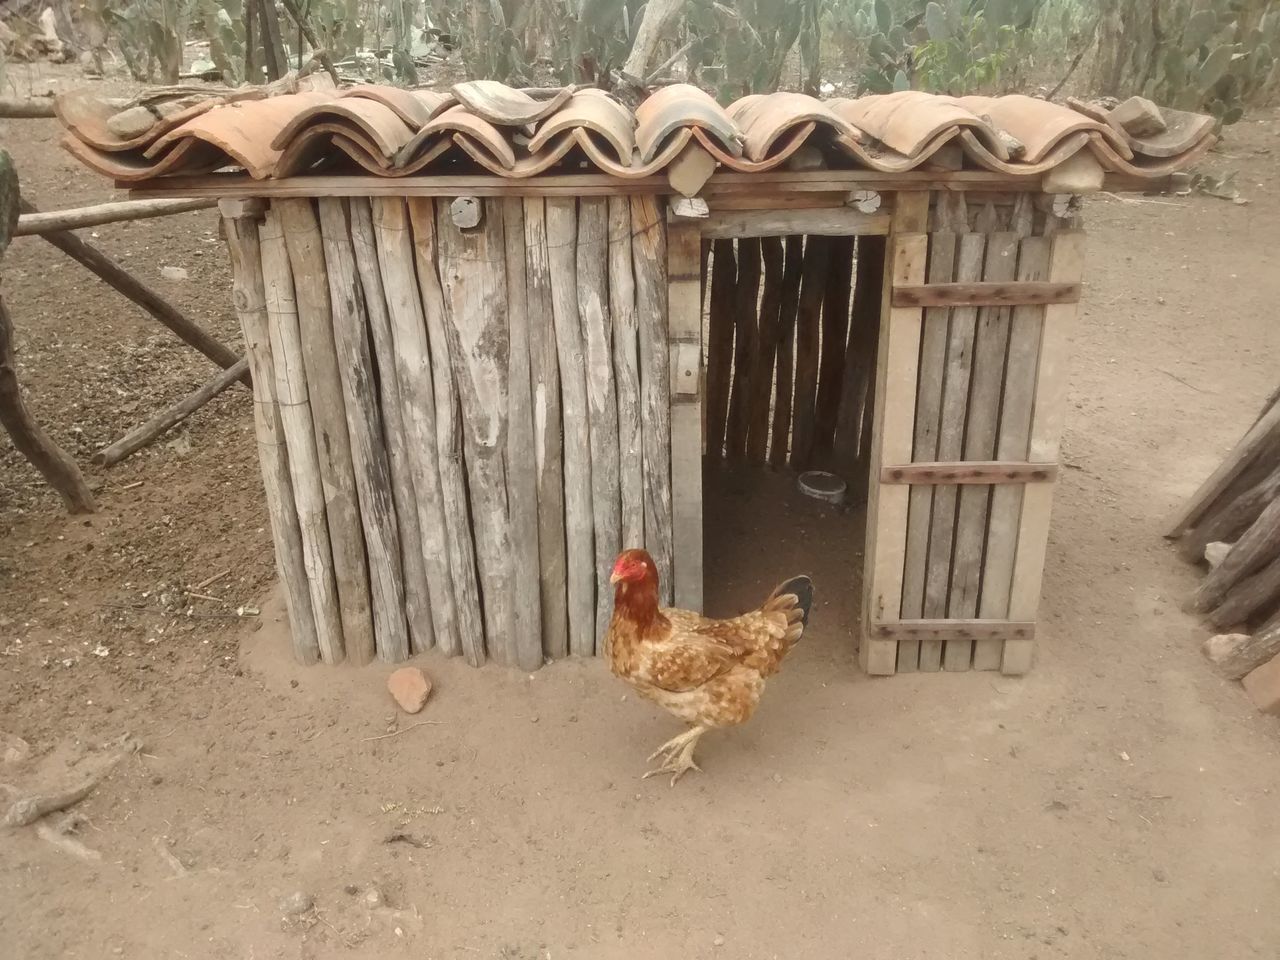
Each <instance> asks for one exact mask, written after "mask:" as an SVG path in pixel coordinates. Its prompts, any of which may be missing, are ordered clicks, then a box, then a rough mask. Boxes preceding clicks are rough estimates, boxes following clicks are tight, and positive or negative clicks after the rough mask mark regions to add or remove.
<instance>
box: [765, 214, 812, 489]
mask: <svg viewBox="0 0 1280 960" xmlns="http://www.w3.org/2000/svg"><path fill="white" fill-rule="evenodd" d="M804 242H805V241H804V237H802V236H798V235H791V236H788V237H787V239H786V242H785V243H784V247H785V266H784V267H783V271H782V305H781V306H780V307H778V349H777V351H776V352H777V357H778V368H777V374H776V378H775V381H774V401H773V426H772V429H771V431H770V432H771V434H772V436H771V438H770V440H769V463H770V465H771V466H772V467H773V468H774V469H775V470H781V469H783V468H784V467H785V466H786V465H787V457H788V454H787V451H788V448H789V440H790V436H791V409H792V407H791V399H792V388H793V385H794V383H795V355H796V349H795V342H796V311H797V309H798V308H799V305H800V276H801V274H802V272H803V269H804V268H803V264H804Z"/></svg>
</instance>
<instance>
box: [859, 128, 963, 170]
mask: <svg viewBox="0 0 1280 960" xmlns="http://www.w3.org/2000/svg"><path fill="white" fill-rule="evenodd" d="M965 132H968V131H965ZM959 135H960V131H958V130H956V129H955V128H954V127H947V128H946V129H944V130H942V131H941V132H939V133H938V134H937V135H936V136H935V137H934V138H933V139H932V140H930V141H929V142H928V143H925V144H924V145H922V146H921V147H920V149H919V151H918V152H917V153H916V154H915V156H911V157H908V156H906V155H905V154H901V153H898V151H896V150H889V149H886V148H884V147H883V146H878V145H875V144H869V143H860V142H858V141H856V140H848V139H846V138H844V137H836V139H835V144H836V146H837V147H840V148H841V149H842V150H844V152H845V153H847V154H848V155H849V156H851V157H852V158H853V159H854V160H856V161H857V162H858V163H860V164H862V165H863V166H864V167H868V168H870V169H872V170H875V171H876V172H877V173H905V172H907V171H908V170H914V169H916V167H919V166H922V165H923V164H925V163H926V162H927V161H928V160H929V158H930V157H932V156H933V155H934V154H935V153H937V152H938V151H939V150H941V149H942V148H943V147H944V146H946V145H947V144H948V143H950V142H951V141H952V140H954V139H956V137H957V136H959Z"/></svg>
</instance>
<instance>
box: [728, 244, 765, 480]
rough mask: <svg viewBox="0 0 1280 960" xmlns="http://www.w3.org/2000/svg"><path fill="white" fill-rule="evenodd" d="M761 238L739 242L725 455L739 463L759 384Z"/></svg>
mask: <svg viewBox="0 0 1280 960" xmlns="http://www.w3.org/2000/svg"><path fill="white" fill-rule="evenodd" d="M759 296H760V239H759V238H758V237H743V238H742V239H740V240H739V241H738V281H737V287H736V289H735V291H734V298H733V308H732V309H733V330H734V332H733V387H732V392H731V393H730V395H729V425H728V428H727V429H726V430H725V444H724V446H725V455H726V456H727V457H729V458H730V459H734V460H739V459H741V458H742V456H743V454H745V453H746V452H747V429H748V423H749V422H750V410H751V401H752V397H753V396H754V393H755V385H754V384H753V383H752V382H751V368H752V360H753V357H754V356H755V354H756V352H757V351H758V350H759V347H760V345H759V342H758V341H759V326H760V322H759V316H758V311H759V306H758V302H759Z"/></svg>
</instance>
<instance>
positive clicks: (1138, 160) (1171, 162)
mask: <svg viewBox="0 0 1280 960" xmlns="http://www.w3.org/2000/svg"><path fill="white" fill-rule="evenodd" d="M1217 142H1218V138H1217V137H1215V136H1213V135H1212V134H1210V135H1209V136H1207V137H1205V138H1204V139H1203V140H1201V141H1200V142H1199V143H1197V144H1196V145H1195V146H1193V147H1192V148H1191V149H1189V150H1185V151H1183V152H1182V153H1180V154H1178V155H1177V156H1176V157H1160V158H1156V159H1148V158H1146V157H1135V158H1133V159H1132V160H1130V159H1128V158H1126V157H1122V156H1120V155H1119V153H1117V152H1116V150H1115V149H1114V148H1113V147H1112V145H1111V142H1110V141H1109V140H1105V139H1103V138H1102V137H1098V138H1096V139H1095V140H1094V141H1093V142H1092V143H1091V144H1090V146H1091V147H1092V148H1093V152H1094V154H1095V155H1096V156H1097V158H1098V162H1099V163H1100V164H1102V169H1104V170H1110V171H1112V172H1113V173H1127V174H1129V175H1130V176H1134V177H1142V178H1144V179H1147V180H1158V179H1160V178H1162V177H1167V176H1169V175H1170V174H1172V173H1177V172H1178V171H1180V170H1186V169H1187V168H1188V167H1190V166H1192V165H1193V164H1194V163H1195V162H1196V161H1197V160H1199V159H1200V158H1201V157H1203V156H1204V155H1205V154H1206V153H1208V152H1209V149H1210V148H1211V147H1212V146H1213V145H1214V144H1215V143H1217Z"/></svg>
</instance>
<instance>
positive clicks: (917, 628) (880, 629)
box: [870, 620, 1036, 640]
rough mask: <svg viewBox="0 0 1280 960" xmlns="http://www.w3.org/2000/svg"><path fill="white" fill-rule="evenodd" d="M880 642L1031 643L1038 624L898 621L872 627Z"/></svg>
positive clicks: (1016, 622) (994, 621) (1003, 621)
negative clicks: (1000, 641)
mask: <svg viewBox="0 0 1280 960" xmlns="http://www.w3.org/2000/svg"><path fill="white" fill-rule="evenodd" d="M870 629H871V636H873V637H875V638H876V639H877V640H1031V639H1034V638H1035V635H1036V625H1035V623H1034V622H1031V621H1025V622H1024V621H1018V620H894V621H892V622H878V623H873V624H871V628H870Z"/></svg>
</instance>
